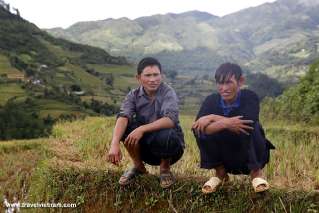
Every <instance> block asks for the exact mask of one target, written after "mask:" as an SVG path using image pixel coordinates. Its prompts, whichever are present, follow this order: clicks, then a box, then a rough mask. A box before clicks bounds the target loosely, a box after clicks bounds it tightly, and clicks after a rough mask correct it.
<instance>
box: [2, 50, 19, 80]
mask: <svg viewBox="0 0 319 213" xmlns="http://www.w3.org/2000/svg"><path fill="white" fill-rule="evenodd" d="M2 74H21V72H20V71H19V70H17V69H15V68H13V67H11V64H10V61H9V59H8V58H7V57H6V56H4V55H1V54H0V75H2Z"/></svg>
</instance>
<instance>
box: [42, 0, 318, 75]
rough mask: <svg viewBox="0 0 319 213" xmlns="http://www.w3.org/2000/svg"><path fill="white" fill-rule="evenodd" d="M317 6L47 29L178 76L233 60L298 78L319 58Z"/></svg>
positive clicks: (306, 1) (303, 0) (279, 4)
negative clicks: (151, 59) (147, 58)
mask: <svg viewBox="0 0 319 213" xmlns="http://www.w3.org/2000/svg"><path fill="white" fill-rule="evenodd" d="M318 2H319V1H318V0H298V1H293V0H278V1H276V2H274V3H266V4H263V5H260V6H257V7H251V8H247V9H244V10H241V11H239V12H236V13H233V14H230V15H227V16H224V17H217V16H213V15H211V14H209V13H205V12H199V11H190V12H186V13H181V14H172V13H168V14H166V15H154V16H148V17H141V18H137V19H135V20H130V19H127V18H121V19H106V20H101V21H91V22H79V23H76V24H74V25H72V26H71V27H69V28H67V29H62V28H59V29H47V31H48V32H49V33H50V34H52V35H54V36H57V37H62V38H65V39H69V40H71V41H74V42H80V43H84V44H89V45H93V46H98V47H101V48H103V49H105V50H107V51H109V52H110V53H112V54H115V55H125V56H126V57H128V58H129V59H131V60H132V61H136V60H137V59H138V58H140V57H141V56H143V55H154V56H156V57H158V58H159V59H160V60H161V61H162V62H163V64H164V68H166V69H174V70H176V69H178V70H179V71H181V72H188V73H189V72H193V71H201V72H203V71H204V72H208V71H209V72H211V71H212V70H214V69H215V68H216V67H217V66H218V65H219V64H220V63H222V62H225V61H235V62H238V63H240V64H241V65H243V66H245V67H246V68H247V69H249V70H251V71H252V72H264V73H267V74H270V75H272V76H274V77H277V78H279V79H280V80H285V79H293V80H296V77H297V78H298V76H300V75H303V74H304V73H305V71H306V67H307V65H308V64H310V63H311V62H313V61H314V59H315V58H317V57H318V55H319V53H318V44H319V30H318V24H319V15H318V13H317V11H318V10H319V3H318Z"/></svg>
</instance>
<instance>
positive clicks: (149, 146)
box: [122, 122, 184, 165]
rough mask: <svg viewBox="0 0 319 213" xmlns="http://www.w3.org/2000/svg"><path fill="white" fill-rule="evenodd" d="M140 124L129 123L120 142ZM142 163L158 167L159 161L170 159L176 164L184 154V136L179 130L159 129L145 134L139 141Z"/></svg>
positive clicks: (171, 162)
mask: <svg viewBox="0 0 319 213" xmlns="http://www.w3.org/2000/svg"><path fill="white" fill-rule="evenodd" d="M140 125H141V124H139V123H137V122H134V123H130V124H129V125H128V127H127V128H126V131H125V134H124V136H123V138H122V141H124V140H125V138H126V137H127V136H128V135H129V134H130V133H131V132H132V131H133V130H134V129H136V128H137V127H139V126H140ZM139 144H140V147H141V158H142V161H143V162H145V163H147V164H149V165H160V162H161V159H170V164H171V165H172V164H174V163H176V162H177V161H178V160H179V159H180V158H181V157H182V155H183V153H184V135H183V132H182V130H181V129H179V128H171V129H161V130H159V131H154V132H150V133H146V134H144V135H143V137H142V138H141V140H140V141H139Z"/></svg>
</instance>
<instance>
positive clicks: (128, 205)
mask: <svg viewBox="0 0 319 213" xmlns="http://www.w3.org/2000/svg"><path fill="white" fill-rule="evenodd" d="M193 119H194V118H193V117H192V116H181V124H182V127H183V129H184V133H185V140H186V144H187V148H186V150H185V154H184V156H183V158H182V159H181V160H180V161H179V162H177V163H176V165H174V166H173V172H174V173H175V174H176V175H177V177H178V182H177V184H176V185H174V186H173V187H172V188H171V189H169V190H162V189H161V188H160V186H159V184H158V177H157V176H158V173H159V171H158V167H151V166H147V169H148V170H149V172H150V174H149V175H146V176H145V177H143V178H138V179H137V181H136V183H134V184H132V186H129V187H126V188H121V187H119V185H118V184H117V180H118V178H119V176H120V175H121V173H122V172H123V170H124V169H126V168H127V167H128V166H129V165H130V160H129V157H128V155H127V153H126V152H125V151H124V149H123V147H122V151H123V154H124V156H123V160H122V162H121V164H120V166H119V167H115V166H112V165H110V164H109V163H107V162H106V160H105V154H106V153H107V150H108V147H109V142H110V140H111V137H112V130H113V127H114V122H115V119H114V117H113V118H106V117H104V118H102V117H88V118H86V119H84V120H77V121H73V122H71V123H70V122H61V123H58V124H56V125H55V127H54V128H53V131H52V136H51V138H50V139H45V140H46V141H47V143H45V144H47V145H45V146H43V147H42V148H40V149H39V148H35V147H34V148H33V149H31V150H33V151H35V150H41V151H40V153H46V154H42V155H38V156H42V160H41V161H37V163H33V165H36V170H33V171H32V176H31V178H30V179H28V183H29V185H28V186H29V187H28V191H27V194H28V197H27V198H26V199H27V200H28V201H30V202H31V201H32V202H48V201H52V200H53V201H55V202H62V203H77V204H78V205H79V207H78V208H77V209H73V211H75V212H78V211H90V212H101V211H107V212H110V211H111V212H112V211H113V212H115V211H123V212H131V211H134V212H140V211H143V212H154V211H155V212H218V211H222V212H318V211H319V205H318V204H319V194H318V191H316V190H318V189H319V177H318V175H319V172H318V171H319V168H318V167H319V166H318V163H317V162H319V156H318V155H317V153H316V151H315V150H318V148H319V147H318V138H319V133H318V132H319V131H317V130H318V128H319V127H312V129H309V130H308V128H307V127H306V126H303V127H302V128H300V127H297V126H289V125H285V126H281V125H280V123H278V124H277V125H272V124H270V123H267V125H266V130H267V131H266V132H267V136H268V138H269V139H270V140H271V141H272V142H273V143H274V144H275V146H276V148H277V149H276V150H275V151H273V152H272V153H271V162H270V163H269V164H268V166H267V167H266V169H265V175H266V176H267V179H268V180H269V181H270V183H271V184H272V186H273V187H272V189H271V190H270V191H269V192H267V193H264V194H260V195H256V194H255V193H253V190H252V188H251V186H250V181H249V179H248V178H247V177H245V176H231V180H232V182H231V184H230V185H228V186H225V187H223V188H222V189H221V190H219V191H218V192H217V193H215V194H212V195H208V196H204V195H202V194H201V192H200V187H201V185H202V184H203V183H204V181H205V180H207V178H209V177H210V176H211V175H212V172H210V171H207V170H203V169H200V168H198V163H199V152H198V149H197V145H196V142H195V139H194V137H193V135H192V133H191V131H190V126H191V124H192V122H193ZM18 143H19V142H18V141H17V142H10V143H7V144H5V145H6V146H7V147H10V146H12V147H15V144H16V145H18ZM10 144H11V145H10ZM3 149H4V148H3V144H2V143H1V144H0V153H3V151H2V152H1V150H3ZM11 149H12V150H13V148H11ZM19 150H20V149H18V151H19ZM21 150H23V149H21ZM18 151H12V155H10V154H9V155H10V156H11V158H12V159H14V157H13V156H17V155H16V154H17V153H18ZM29 151H30V150H29ZM5 153H6V155H7V156H6V158H10V157H9V156H8V153H11V151H6V152H5ZM21 153H26V155H30V153H28V152H25V151H23V152H21ZM301 153H302V154H301ZM34 156H36V155H34ZM29 162H30V164H32V162H35V161H32V160H29V161H28V162H26V165H28V163H29ZM16 164H17V162H16ZM16 164H15V165H16ZM12 166H13V167H14V165H13V164H12ZM6 170H8V168H6V169H5V171H6ZM4 176H5V175H4ZM1 184H2V183H1V182H0V185H1ZM137 198H138V199H137ZM70 211H72V209H70Z"/></svg>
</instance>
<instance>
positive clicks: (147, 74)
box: [137, 65, 162, 95]
mask: <svg viewBox="0 0 319 213" xmlns="http://www.w3.org/2000/svg"><path fill="white" fill-rule="evenodd" d="M137 80H138V82H139V83H140V84H141V85H142V86H143V87H144V90H145V92H146V93H147V94H148V95H150V94H154V93H155V92H156V91H157V89H158V87H159V85H160V84H161V82H162V75H161V71H160V70H159V68H158V66H156V65H154V66H147V67H145V68H144V70H143V71H142V73H141V74H139V75H137Z"/></svg>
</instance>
